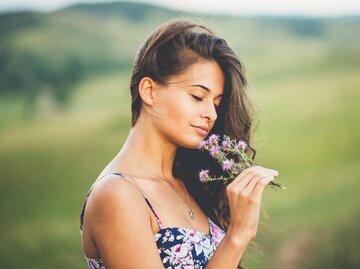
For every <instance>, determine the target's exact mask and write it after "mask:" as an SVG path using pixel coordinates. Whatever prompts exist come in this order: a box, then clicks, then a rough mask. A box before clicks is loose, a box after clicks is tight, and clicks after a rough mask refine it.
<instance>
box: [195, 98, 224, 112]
mask: <svg viewBox="0 0 360 269" xmlns="http://www.w3.org/2000/svg"><path fill="white" fill-rule="evenodd" d="M191 96H192V97H194V99H195V100H196V101H199V102H200V101H203V99H202V98H200V97H198V96H196V95H191ZM215 109H216V110H217V109H219V106H215Z"/></svg>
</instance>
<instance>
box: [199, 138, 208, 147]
mask: <svg viewBox="0 0 360 269" xmlns="http://www.w3.org/2000/svg"><path fill="white" fill-rule="evenodd" d="M207 144H208V141H207V140H203V141H201V142H200V144H199V146H198V147H197V148H198V149H204V147H205V146H206V145H207Z"/></svg>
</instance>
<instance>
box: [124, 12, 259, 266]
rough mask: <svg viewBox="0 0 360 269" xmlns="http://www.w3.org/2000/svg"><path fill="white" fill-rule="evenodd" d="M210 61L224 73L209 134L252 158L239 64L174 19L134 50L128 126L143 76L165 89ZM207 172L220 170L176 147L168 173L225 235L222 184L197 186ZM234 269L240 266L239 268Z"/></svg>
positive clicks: (195, 28) (224, 48) (250, 111)
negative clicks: (236, 142) (243, 144)
mask: <svg viewBox="0 0 360 269" xmlns="http://www.w3.org/2000/svg"><path fill="white" fill-rule="evenodd" d="M200 59H201V60H203V59H205V60H215V61H216V62H217V63H218V64H219V66H220V67H221V69H222V71H223V73H224V75H225V87H224V93H223V98H222V100H221V103H220V106H219V109H218V111H217V114H218V117H217V119H216V121H215V125H214V127H213V129H212V130H211V132H210V133H209V135H211V134H218V135H220V136H222V135H223V134H227V135H228V136H229V137H231V138H235V139H241V140H245V141H247V144H248V145H249V149H250V150H252V152H253V158H254V157H255V153H256V151H255V149H254V148H253V147H252V146H251V145H250V134H251V131H252V130H251V128H252V123H253V119H254V114H255V113H254V112H255V109H254V106H253V105H252V104H251V102H250V100H249V98H248V96H247V94H246V88H247V84H248V83H247V80H246V78H245V70H244V66H243V64H242V63H241V62H240V60H239V58H238V57H237V55H236V54H235V52H234V51H233V50H232V49H231V48H230V47H229V45H228V44H227V42H226V41H225V40H224V39H223V38H221V37H218V36H216V34H215V32H214V31H213V30H211V29H210V28H209V27H208V26H205V25H204V24H201V23H195V22H191V21H189V20H188V19H183V18H177V19H172V20H170V21H167V22H165V23H163V24H161V25H160V26H159V27H158V28H156V29H155V31H153V32H152V33H151V34H150V36H149V37H148V38H147V39H146V41H145V42H144V44H143V45H142V46H141V47H140V48H139V50H138V52H137V55H136V58H135V62H134V66H133V72H132V75H131V83H130V90H131V96H132V104H131V110H132V126H134V125H135V123H136V121H137V119H138V117H139V114H140V110H141V98H140V95H139V91H138V86H139V83H140V81H141V79H142V78H143V77H145V76H149V77H151V78H152V79H153V80H154V81H156V82H157V83H159V84H160V85H165V84H166V82H167V81H168V79H169V77H170V76H174V75H180V74H182V73H183V72H184V71H185V70H186V68H188V67H189V66H191V65H192V64H194V63H196V62H197V61H198V60H200ZM205 168H211V169H210V170H211V172H212V173H213V174H215V175H221V174H222V173H223V171H222V170H221V167H220V165H219V164H218V163H217V162H216V161H215V160H214V159H213V158H212V157H211V156H209V155H208V154H207V153H205V152H200V151H199V150H197V149H187V148H183V147H179V148H178V150H177V152H176V156H175V160H174V164H173V174H174V176H175V177H177V178H179V179H181V180H182V181H183V182H184V183H185V185H186V187H187V189H188V190H189V192H190V193H191V194H192V196H193V197H194V199H195V200H196V201H197V202H198V204H199V206H200V207H201V208H202V210H203V211H204V212H205V214H206V215H207V216H209V217H210V218H212V219H213V220H214V221H215V223H216V224H218V225H219V226H220V227H221V228H222V229H224V230H225V231H227V229H228V225H229V221H230V212H229V201H228V198H227V195H226V186H227V184H224V183H222V182H218V181H214V182H210V183H206V184H204V183H201V182H200V181H199V180H197V179H198V173H199V170H201V169H205ZM238 268H242V267H241V266H240V264H239V267H238Z"/></svg>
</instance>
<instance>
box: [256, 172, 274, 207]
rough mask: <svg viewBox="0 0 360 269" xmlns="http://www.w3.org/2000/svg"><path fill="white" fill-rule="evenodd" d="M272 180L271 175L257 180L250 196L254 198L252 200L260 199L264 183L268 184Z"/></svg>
mask: <svg viewBox="0 0 360 269" xmlns="http://www.w3.org/2000/svg"><path fill="white" fill-rule="evenodd" d="M273 180H274V177H273V176H270V177H266V178H263V179H262V180H259V181H258V183H257V184H256V186H255V188H254V191H253V194H252V197H253V198H254V200H259V201H261V197H262V193H263V191H264V189H265V187H266V185H268V184H269V183H270V182H271V181H273Z"/></svg>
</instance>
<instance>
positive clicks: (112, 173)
mask: <svg viewBox="0 0 360 269" xmlns="http://www.w3.org/2000/svg"><path fill="white" fill-rule="evenodd" d="M108 175H117V176H120V177H122V178H124V179H126V180H128V181H130V182H131V183H133V184H134V185H135V186H136V188H137V189H138V190H139V191H140V192H141V194H142V196H143V197H144V199H145V201H146V203H147V204H148V206H149V207H150V209H151V211H152V212H153V214H154V215H155V219H156V222H157V223H158V226H159V228H160V229H162V224H161V221H160V218H159V215H158V214H157V213H156V211H155V210H154V208H153V206H152V205H151V203H150V202H149V200H148V199H147V198H146V196H145V194H144V192H143V191H142V190H141V188H140V186H139V185H138V184H137V183H136V182H135V181H134V180H133V179H131V178H129V177H128V176H126V175H125V174H123V173H121V172H111V173H108V174H105V175H103V176H101V177H99V178H98V179H97V180H95V182H94V183H93V184H92V186H91V188H90V190H89V191H88V193H87V195H86V199H85V202H84V206H83V210H82V214H81V218H80V230H82V224H83V218H84V211H85V205H86V201H87V199H88V197H89V195H90V192H91V190H92V189H93V187H94V185H95V183H96V182H97V181H99V180H100V179H102V178H104V177H106V176H108Z"/></svg>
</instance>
